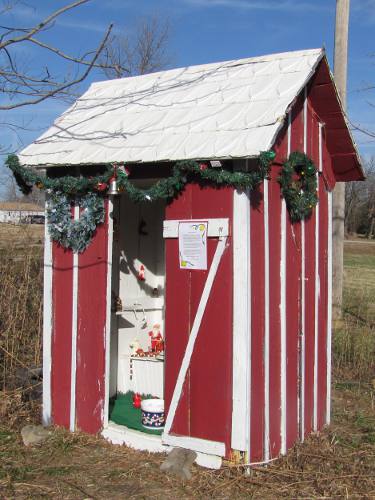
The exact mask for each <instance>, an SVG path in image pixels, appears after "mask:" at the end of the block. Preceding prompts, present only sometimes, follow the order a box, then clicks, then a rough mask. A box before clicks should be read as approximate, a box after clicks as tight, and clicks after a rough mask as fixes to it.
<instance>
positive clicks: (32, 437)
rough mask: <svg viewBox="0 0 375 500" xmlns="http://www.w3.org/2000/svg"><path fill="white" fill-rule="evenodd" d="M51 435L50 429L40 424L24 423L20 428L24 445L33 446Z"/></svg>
mask: <svg viewBox="0 0 375 500" xmlns="http://www.w3.org/2000/svg"><path fill="white" fill-rule="evenodd" d="M50 435H51V431H49V430H47V429H45V428H44V427H43V426H42V425H25V427H22V429H21V436H22V441H23V444H24V445H25V446H33V445H35V444H40V443H42V442H43V441H45V440H46V439H47V438H48V437H49V436H50Z"/></svg>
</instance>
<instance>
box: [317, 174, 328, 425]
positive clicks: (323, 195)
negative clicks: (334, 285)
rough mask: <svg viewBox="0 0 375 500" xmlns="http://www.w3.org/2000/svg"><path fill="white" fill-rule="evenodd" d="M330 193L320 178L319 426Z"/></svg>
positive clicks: (324, 391)
mask: <svg viewBox="0 0 375 500" xmlns="http://www.w3.org/2000/svg"><path fill="white" fill-rule="evenodd" d="M327 250H328V195H327V190H326V187H325V183H324V180H323V178H322V177H320V179H319V302H318V307H319V309H318V311H319V312H318V332H319V335H318V428H319V429H321V428H322V427H323V425H324V424H325V420H326V396H327V305H328V296H327V294H328V253H327Z"/></svg>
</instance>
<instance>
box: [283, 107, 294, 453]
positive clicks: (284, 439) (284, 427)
mask: <svg viewBox="0 0 375 500" xmlns="http://www.w3.org/2000/svg"><path fill="white" fill-rule="evenodd" d="M291 118H292V117H291V112H289V114H288V135H287V138H288V150H287V156H289V155H290V148H291ZM286 217H287V215H286V204H285V199H284V198H282V199H281V257H280V357H281V360H280V378H281V381H280V386H281V422H280V436H281V449H280V453H282V454H285V453H286Z"/></svg>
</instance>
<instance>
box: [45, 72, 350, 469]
mask: <svg viewBox="0 0 375 500" xmlns="http://www.w3.org/2000/svg"><path fill="white" fill-rule="evenodd" d="M326 78H327V75H326V73H325V72H324V69H323V70H319V71H318V74H317V76H316V77H315V80H314V82H313V83H312V84H311V85H310V86H309V93H308V106H307V109H308V112H307V117H306V118H307V154H308V155H309V156H311V157H312V158H313V160H314V162H315V164H316V165H318V163H319V121H321V122H324V121H326V120H324V117H325V116H326V115H327V113H328V111H329V110H331V111H332V110H334V109H335V106H333V107H332V109H331V108H329V107H327V106H325V105H326V104H327V102H328V101H329V99H331V97H329V96H330V91H329V90H327V89H325V88H324V86H325V84H326ZM317 84H319V86H321V88H320V89H316V88H315V86H316V85H317ZM314 85H315V86H314ZM327 100H328V101H327ZM328 104H329V102H328ZM327 110H328V111H327ZM303 119H304V117H303V95H301V96H299V98H298V99H297V101H296V103H295V104H294V106H293V108H292V126H291V151H296V150H298V151H303V149H304V122H303ZM329 120H330V121H329V123H328V122H326V126H325V128H323V135H322V140H323V141H322V152H323V160H324V166H323V173H322V174H321V175H320V179H319V278H320V279H319V281H320V291H319V304H318V305H319V313H318V318H315V282H316V280H315V278H316V269H315V229H316V211H315V210H314V211H313V213H312V216H311V217H310V218H309V219H308V220H306V221H305V223H304V226H305V241H304V246H305V261H304V265H305V283H304V286H305V311H301V290H302V286H303V284H302V283H301V271H302V260H301V256H302V255H301V254H302V251H301V250H302V248H301V247H302V241H301V237H302V232H301V224H299V223H295V224H291V222H290V220H289V217H288V216H287V223H286V335H287V345H286V349H287V352H286V356H287V359H286V363H287V364H286V373H285V375H286V383H287V387H286V412H287V413H286V426H287V434H286V445H287V448H290V446H292V445H293V443H294V442H295V441H296V440H297V439H298V415H299V407H298V396H299V389H300V388H299V377H300V375H301V373H299V369H300V368H299V367H300V359H299V350H298V349H299V345H300V333H303V334H304V340H305V371H304V380H305V387H304V393H305V399H304V421H305V429H304V431H305V434H308V433H309V432H310V431H311V430H312V420H313V414H314V407H313V404H314V400H313V395H314V392H313V391H314V343H315V325H316V321H317V322H318V428H321V427H322V426H323V425H324V421H325V409H326V406H325V405H326V393H327V387H326V376H327V372H326V362H327V360H326V342H327V337H326V334H327V331H326V326H327V303H328V296H327V245H328V234H327V231H328V205H327V188H328V189H332V188H333V186H334V183H335V175H339V177H340V178H344V177H345V175H346V173H345V168H346V167H345V161H347V162H348V165H349V164H350V162H352V163H353V159H352V158H349V159H346V160H345V158H344V159H343V161H344V163H343V164H342V165H341V167H340V171H339V172H338V170H337V169H338V163H337V158H336V161H334V160H333V159H332V154H331V152H332V150H331V149H330V148H332V147H333V146H332V144H333V142H334V132H332V131H330V132H329V133H328V132H327V129H329V128H330V127H332V126H333V125H334V118H333V117H332V116H331V117H330V118H329ZM340 124H341V122H340V123H339V125H340ZM340 126H341V125H340ZM345 140H346V139H345ZM345 140H344V142H343V143H342V144H341V145H340V144H338V145H337V146H335V147H334V148H333V149H334V152H335V155H336V156H337V155H338V154H339V153H340V150H341V149H340V148H345V147H347V144H345ZM286 148H287V133H286V127H284V129H283V130H282V132H281V133H280V134H279V136H278V138H277V141H276V143H275V145H274V149H275V151H276V153H277V156H276V159H275V165H273V167H272V171H271V179H270V180H269V181H267V182H268V191H269V200H268V201H269V219H268V220H269V242H268V245H269V257H270V261H269V270H270V283H269V315H270V316H269V324H270V350H269V367H270V371H269V379H270V384H269V396H270V407H269V424H270V428H269V432H270V433H269V445H270V456H271V458H272V457H275V456H277V455H278V454H279V452H280V446H281V438H280V431H281V411H280V409H281V386H280V377H281V359H280V356H281V350H280V347H281V346H280V301H281V296H280V260H281V247H280V240H281V197H280V187H279V184H278V182H277V177H278V173H279V170H280V163H281V162H282V161H283V159H284V158H285V157H286V156H287V149H286ZM262 193H263V188H262V187H261V188H260V190H259V191H255V192H253V193H252V195H251V210H250V231H251V234H250V235H249V237H250V252H251V262H250V269H251V297H250V300H251V318H250V319H251V359H250V360H249V362H250V366H251V387H250V391H251V393H250V404H251V409H250V422H249V426H250V460H251V461H260V460H262V459H263V458H264V450H263V448H264V417H265V395H264V380H265V378H264V377H265V374H264V321H265V280H264V270H265V262H264V259H265V242H264V231H265V228H264V203H263V198H262ZM232 212H233V190H232V189H229V188H225V189H212V188H205V189H204V188H202V187H200V186H198V185H193V184H190V185H188V186H186V189H185V190H184V192H183V193H182V194H181V195H180V196H179V197H178V198H177V199H175V200H174V201H173V202H171V203H170V204H169V205H168V207H167V209H166V218H167V219H191V218H194V219H201V220H205V219H208V218H217V217H227V218H229V219H230V227H231V226H232V218H233V217H232V216H233V214H232ZM165 245H166V318H165V319H166V322H165V341H166V353H165V356H166V358H165V403H166V410H167V411H168V407H169V404H170V400H171V397H172V393H173V390H174V387H175V382H176V379H177V375H178V372H179V369H180V366H181V361H182V358H183V355H184V352H185V348H186V345H187V342H188V338H189V333H190V330H191V327H192V324H193V321H194V317H195V313H196V310H197V307H198V304H199V300H200V297H201V294H202V291H203V287H204V283H205V280H206V277H207V274H208V272H205V271H201V272H193V271H186V270H180V269H179V262H178V239H175V238H172V239H166V240H165ZM216 246H217V239H216V238H210V239H209V241H208V261H209V262H208V264H209V265H210V264H211V262H212V258H213V255H214V252H215V249H216ZM232 259H233V255H232V241H231V237H229V238H228V246H227V248H226V250H225V252H224V255H223V258H222V261H221V263H220V267H219V270H218V273H217V276H216V279H215V282H214V285H213V288H212V292H211V295H210V297H209V300H208V304H207V309H206V312H205V315H204V318H203V321H202V325H201V331H200V334H199V335H198V338H197V342H196V346H195V349H194V352H193V356H192V361H191V366H190V369H189V371H188V374H187V378H186V382H185V385H184V389H183V394H182V397H181V400H180V402H179V405H178V409H177V412H176V416H175V420H174V423H173V426H172V433H174V434H177V435H183V436H193V437H197V438H202V439H207V440H213V441H220V442H225V444H226V448H227V454H229V452H230V443H231V435H230V434H231V426H232V420H231V418H232V369H233V367H232V337H233V310H232V301H233V289H232V287H233V265H232ZM106 264H107V226H106V225H104V226H102V227H99V228H98V231H97V234H96V236H95V238H94V240H93V242H92V243H91V245H90V246H89V247H88V249H87V250H86V251H85V252H84V253H82V254H81V255H80V256H79V274H78V336H77V372H76V423H77V427H78V428H80V429H82V430H85V431H87V432H90V433H95V432H97V431H99V430H100V428H101V427H102V425H103V421H102V418H103V404H104V386H105V380H104V377H105V374H104V360H105V314H106V284H107V280H106V267H107V265H106ZM245 265H246V263H244V266H245ZM72 267H73V255H72V252H70V251H66V250H63V249H62V248H60V247H58V246H57V245H54V246H53V302H54V304H53V339H52V391H51V392H52V415H53V421H54V423H56V424H58V425H64V426H66V427H68V426H69V414H70V380H71V365H70V363H71V340H72V295H73V272H72ZM61 297H64V300H62V299H61ZM302 314H304V318H305V331H304V332H301V328H302ZM213 412H215V418H212V414H213ZM234 424H235V423H234Z"/></svg>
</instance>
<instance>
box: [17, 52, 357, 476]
mask: <svg viewBox="0 0 375 500" xmlns="http://www.w3.org/2000/svg"><path fill="white" fill-rule="evenodd" d="M271 149H272V150H273V151H274V152H275V153H276V157H275V159H274V160H273V163H272V165H271V169H270V175H269V178H267V179H265V180H264V181H262V183H261V185H260V187H259V189H258V190H255V191H251V192H248V191H247V190H243V191H239V190H236V189H233V188H232V187H222V188H220V187H217V186H202V185H200V184H199V183H189V184H187V185H186V187H185V189H184V190H183V191H182V193H181V194H179V195H178V196H177V197H175V198H174V199H172V200H168V201H167V202H164V201H160V200H159V201H156V202H152V201H150V202H146V203H139V204H137V203H133V202H132V201H131V200H130V198H129V197H128V195H127V194H126V193H124V194H122V195H121V196H117V197H111V196H107V197H106V201H105V203H106V217H105V222H104V223H103V224H101V225H99V226H98V228H97V230H96V233H95V235H94V237H93V240H92V242H91V243H90V245H89V246H88V247H87V249H86V250H85V251H84V252H82V253H75V252H73V251H71V250H69V249H66V248H63V247H62V246H59V245H58V244H56V243H55V242H51V239H50V237H49V235H48V231H47V232H46V244H45V278H44V311H45V321H44V337H43V339H44V355H43V360H44V376H43V377H44V378H43V384H44V396H43V420H44V422H45V423H46V424H48V423H53V424H55V425H59V426H64V427H66V428H69V429H70V430H71V431H74V430H77V429H80V430H82V431H85V432H88V433H98V432H101V433H102V434H103V435H104V436H105V437H106V438H108V439H109V440H111V441H112V442H114V443H123V444H126V445H129V446H132V447H135V448H138V449H146V450H151V451H163V450H166V449H167V447H168V446H176V447H183V448H188V449H191V450H195V451H196V452H197V455H198V458H197V461H198V463H201V464H204V465H207V466H211V467H219V466H220V464H221V461H222V459H223V458H227V459H230V458H231V457H234V456H236V457H237V458H238V457H242V459H243V460H244V461H245V462H246V463H253V462H265V463H266V462H268V461H270V460H271V459H273V458H275V457H277V456H279V455H280V454H285V453H286V452H287V450H288V449H289V448H290V447H291V446H293V444H294V443H295V442H296V441H299V440H303V439H304V437H305V436H306V435H307V434H309V433H311V432H313V431H317V430H319V429H321V428H322V427H323V426H324V425H325V424H328V423H329V422H330V405H331V397H330V394H331V390H330V386H331V378H330V377H331V288H332V278H331V266H332V253H331V242H332V236H331V234H332V190H333V188H334V186H335V183H336V182H337V181H340V182H345V181H352V180H359V179H362V178H363V173H362V170H361V166H360V162H359V157H358V153H357V151H356V147H355V145H354V143H353V139H352V137H351V134H350V132H349V130H348V126H347V123H346V121H345V117H344V114H343V112H342V107H341V105H340V101H339V98H338V95H337V90H336V88H335V85H334V83H333V80H332V75H331V74H330V71H329V68H328V64H327V60H326V57H325V55H324V51H323V50H320V49H317V50H306V51H300V52H288V53H282V54H274V55H268V56H264V57H256V58H250V59H242V60H236V61H229V62H221V63H215V64H207V65H203V66H193V67H188V68H181V69H174V70H168V71H163V72H159V73H153V74H149V75H144V76H137V77H132V78H125V79H119V80H112V81H104V82H98V83H94V84H93V85H91V87H90V88H89V90H88V91H87V92H86V93H85V94H84V95H83V96H82V97H81V98H80V99H78V101H77V102H76V103H75V104H74V105H73V106H72V107H71V108H70V109H69V110H68V111H67V112H66V113H64V114H63V115H62V116H61V117H60V118H59V119H58V120H57V121H56V122H55V124H54V125H53V126H52V127H51V128H50V129H49V130H48V131H47V132H46V133H45V134H44V135H43V136H42V137H41V138H40V139H39V140H37V141H36V142H35V143H33V144H31V145H30V146H28V147H27V148H26V149H24V150H23V151H22V152H21V154H20V155H19V159H20V161H21V163H22V164H23V165H27V166H33V167H35V168H36V169H38V168H40V167H42V168H47V172H48V174H49V175H61V174H62V175H64V172H70V171H71V170H72V169H75V171H76V172H77V171H79V172H81V174H82V175H90V173H91V172H94V171H96V170H95V169H97V168H98V167H100V165H103V164H108V163H111V162H112V163H115V162H125V165H127V166H129V167H130V169H131V172H132V175H131V180H132V182H134V185H137V186H138V187H141V188H142V187H147V186H149V185H150V184H152V183H153V182H155V181H156V180H158V179H160V178H163V177H165V176H168V175H169V174H170V168H171V166H173V164H174V162H176V161H177V160H198V161H205V162H207V163H208V165H211V166H209V168H216V166H217V165H219V166H221V167H222V166H224V167H225V168H228V169H229V170H230V171H237V170H238V171H247V169H249V168H250V169H251V168H253V164H254V159H256V158H257V157H258V156H259V154H260V152H262V151H267V150H271ZM294 151H300V152H304V153H306V155H307V156H308V157H310V158H311V159H312V160H313V161H314V163H315V165H316V166H317V168H318V172H317V174H316V176H317V183H318V200H319V201H318V204H317V205H316V207H315V208H314V209H313V211H312V215H311V217H309V218H307V219H305V220H302V221H301V222H295V223H292V222H291V220H290V217H289V213H288V210H287V207H286V203H285V200H284V198H283V197H282V196H281V191H280V184H279V182H278V177H279V175H280V169H281V166H282V163H283V162H284V160H285V159H286V158H287V157H288V156H289V154H290V153H292V152H294ZM211 162H214V163H211ZM59 169H60V170H59ZM78 169H79V170H78ZM73 212H74V217H76V218H79V216H80V210H79V207H76V208H75V209H74V210H73ZM184 222H185V223H186V222H188V223H189V222H190V223H191V222H197V223H200V224H203V225H204V227H205V228H206V231H207V233H206V234H207V240H206V241H207V246H206V254H205V255H204V258H206V259H207V266H206V269H200V270H195V269H193V270H192V269H189V268H184V267H183V266H181V260H180V255H179V254H180V252H181V246H180V245H181V244H182V243H181V241H182V240H181V234H182V233H181V231H182V230H181V227H182V224H183V223H184ZM188 226H189V224H187V226H186V224H185V226H184V227H188ZM197 251H199V252H200V251H201V250H197ZM201 257H202V255H200V257H199V258H201ZM203 267H204V265H203ZM140 273H141V274H142V276H141V275H140ZM143 274H144V276H143ZM143 278H144V279H143ZM113 298H115V299H116V302H117V309H120V310H119V311H116V307H113V302H114V300H112V299H113ZM111 302H112V308H111ZM119 304H120V305H119ZM154 324H158V325H160V331H161V333H162V335H163V337H164V341H165V351H164V357H162V356H161V357H158V358H154V359H149V358H148V357H147V356H146V358H144V359H141V358H139V359H135V358H136V356H134V355H133V354H134V350H132V349H134V344H135V345H136V347H137V348H138V347H139V348H140V349H143V350H147V343H148V342H149V331H150V330H151V328H152V326H153V325H154ZM129 390H130V391H134V392H140V393H143V394H152V395H154V396H157V397H159V398H163V399H164V400H165V414H166V423H165V428H164V432H163V434H161V435H152V434H147V433H143V432H141V431H139V430H132V429H131V428H129V427H128V426H126V425H120V424H118V423H114V422H113V421H112V420H111V410H110V402H111V401H112V398H115V397H116V395H118V394H119V393H126V392H127V391H129Z"/></svg>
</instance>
